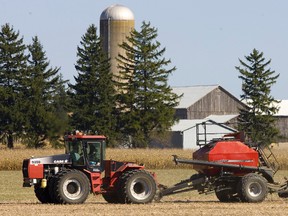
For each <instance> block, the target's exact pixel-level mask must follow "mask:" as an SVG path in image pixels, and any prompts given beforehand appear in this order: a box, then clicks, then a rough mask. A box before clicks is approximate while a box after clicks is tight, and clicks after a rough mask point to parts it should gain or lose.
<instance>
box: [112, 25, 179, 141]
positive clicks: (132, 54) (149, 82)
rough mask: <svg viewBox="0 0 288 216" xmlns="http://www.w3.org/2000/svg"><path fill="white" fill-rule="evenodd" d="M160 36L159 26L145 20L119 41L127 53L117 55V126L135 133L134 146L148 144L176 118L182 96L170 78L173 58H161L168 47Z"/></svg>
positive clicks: (125, 131)
mask: <svg viewBox="0 0 288 216" xmlns="http://www.w3.org/2000/svg"><path fill="white" fill-rule="evenodd" d="M157 36H158V35H157V29H155V28H154V27H151V26H150V23H145V22H143V23H142V26H141V30H140V31H139V32H138V31H136V30H133V31H132V32H131V36H129V37H127V40H128V41H127V42H123V44H122V45H120V47H121V48H123V49H124V50H125V55H119V56H118V61H119V76H117V80H118V81H117V92H118V95H117V105H118V112H119V115H120V119H119V123H118V127H119V130H121V131H122V132H123V134H126V135H129V136H131V137H132V147H147V146H148V145H149V142H150V138H151V136H152V133H156V134H158V135H159V134H161V133H163V132H164V131H166V130H167V129H169V128H170V127H171V126H172V125H173V124H174V121H175V119H174V108H175V106H177V105H178V99H179V96H177V95H176V94H174V93H173V92H172V89H171V87H170V86H169V85H168V84H167V81H168V76H169V75H170V74H171V73H172V72H173V71H175V70H176V68H175V67H173V68H171V69H166V68H165V67H166V66H167V65H169V64H170V63H171V61H170V60H166V59H165V58H162V56H163V55H164V52H165V48H161V47H160V46H161V44H160V43H159V42H158V41H157V40H156V38H157Z"/></svg>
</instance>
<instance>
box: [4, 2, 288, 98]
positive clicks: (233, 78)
mask: <svg viewBox="0 0 288 216" xmlns="http://www.w3.org/2000/svg"><path fill="white" fill-rule="evenodd" d="M112 4H121V5H124V6H126V7H128V8H130V10H131V11H132V12H133V13H134V17H135V28H136V30H140V26H141V23H142V21H146V22H151V26H153V27H156V28H157V29H158V38H157V40H158V41H159V42H160V43H161V45H162V47H166V52H165V54H164V57H165V58H167V59H171V61H172V63H171V65H170V67H173V66H176V68H177V70H176V71H175V72H174V73H173V75H171V76H170V77H169V84H170V85H171V86H172V87H173V86H193V85H211V84H219V85H221V86H222V87H223V88H224V89H226V90H227V91H229V92H231V93H232V94H233V95H234V96H235V97H238V98H239V96H240V94H241V80H240V79H239V78H238V75H239V72H238V71H237V70H236V69H235V66H239V59H242V60H244V56H248V55H249V54H250V53H251V52H252V50H253V49H254V48H256V49H257V50H259V51H261V52H263V53H264V57H265V58H266V60H269V59H271V60H272V62H271V64H270V68H271V69H272V70H275V72H276V73H277V74H278V73H280V78H278V80H277V83H276V84H275V85H274V86H273V88H272V95H273V96H274V97H275V98H276V99H288V94H287V92H288V85H287V81H288V72H287V69H288V59H287V56H288V12H287V10H288V1H287V0H276V1H272V0H270V1H268V0H241V1H235V0H234V1H232V0H217V1H215V0H201V1H200V0H199V1H194V0H178V1H173V0H169V1H167V0H119V1H110V0H105V1H104V0H94V1H92V0H46V1H44V0H0V25H1V26H2V25H4V24H5V23H9V24H10V25H12V26H13V28H14V30H16V31H18V30H19V32H20V35H21V36H23V37H24V42H25V44H30V43H32V37H34V36H36V35H37V36H38V38H39V40H40V42H41V44H42V45H43V49H44V51H46V55H47V58H48V59H49V60H50V65H51V66H52V67H61V71H60V72H61V73H62V74H63V76H64V79H68V80H69V81H70V82H72V83H74V78H73V76H76V75H77V72H76V70H75V68H74V65H75V63H76V52H77V50H76V49H77V46H78V45H80V41H81V37H82V36H83V35H84V34H85V33H86V30H87V28H88V27H89V26H90V25H91V24H95V25H96V26H97V28H98V29H99V27H100V25H99V18H100V15H101V13H102V11H103V10H104V9H106V8H107V7H109V6H110V5H112Z"/></svg>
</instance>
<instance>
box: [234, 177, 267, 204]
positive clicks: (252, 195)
mask: <svg viewBox="0 0 288 216" xmlns="http://www.w3.org/2000/svg"><path fill="white" fill-rule="evenodd" d="M238 190H239V191H238V194H239V196H240V199H241V201H243V202H251V203H252V202H262V201H263V200H264V199H265V198H266V196H267V193H268V187H267V181H266V179H265V178H264V177H262V176H260V175H258V174H256V173H250V174H247V175H245V176H243V177H242V179H241V180H240V181H239V186H238Z"/></svg>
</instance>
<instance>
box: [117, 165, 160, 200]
mask: <svg viewBox="0 0 288 216" xmlns="http://www.w3.org/2000/svg"><path fill="white" fill-rule="evenodd" d="M119 182H120V185H119V189H120V191H119V194H118V198H119V201H120V202H121V203H134V204H141V203H149V202H152V200H153V198H154V196H155V194H156V183H155V180H154V178H153V176H152V175H151V174H150V173H149V172H147V171H145V170H130V171H127V172H125V173H123V174H122V176H121V177H120V181H119Z"/></svg>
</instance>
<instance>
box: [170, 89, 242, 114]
mask: <svg viewBox="0 0 288 216" xmlns="http://www.w3.org/2000/svg"><path fill="white" fill-rule="evenodd" d="M217 88H218V89H220V90H221V91H223V92H225V93H226V94H228V95H229V96H230V97H231V98H234V100H236V101H238V102H239V103H241V104H243V103H242V102H241V101H240V100H239V99H238V98H236V97H235V96H234V95H232V94H231V93H230V92H228V91H227V90H225V89H224V88H223V87H221V86H220V85H196V86H184V87H173V89H172V90H173V92H174V93H176V94H177V95H181V94H183V96H182V98H181V99H180V102H179V105H178V106H176V107H175V108H176V109H181V108H182V109H183V108H184V109H186V108H188V107H190V106H191V105H193V104H194V103H196V102H197V101H199V100H200V99H202V98H203V97H205V96H206V95H207V94H209V93H210V92H212V91H213V90H215V89H217ZM243 105H244V104H243Z"/></svg>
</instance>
